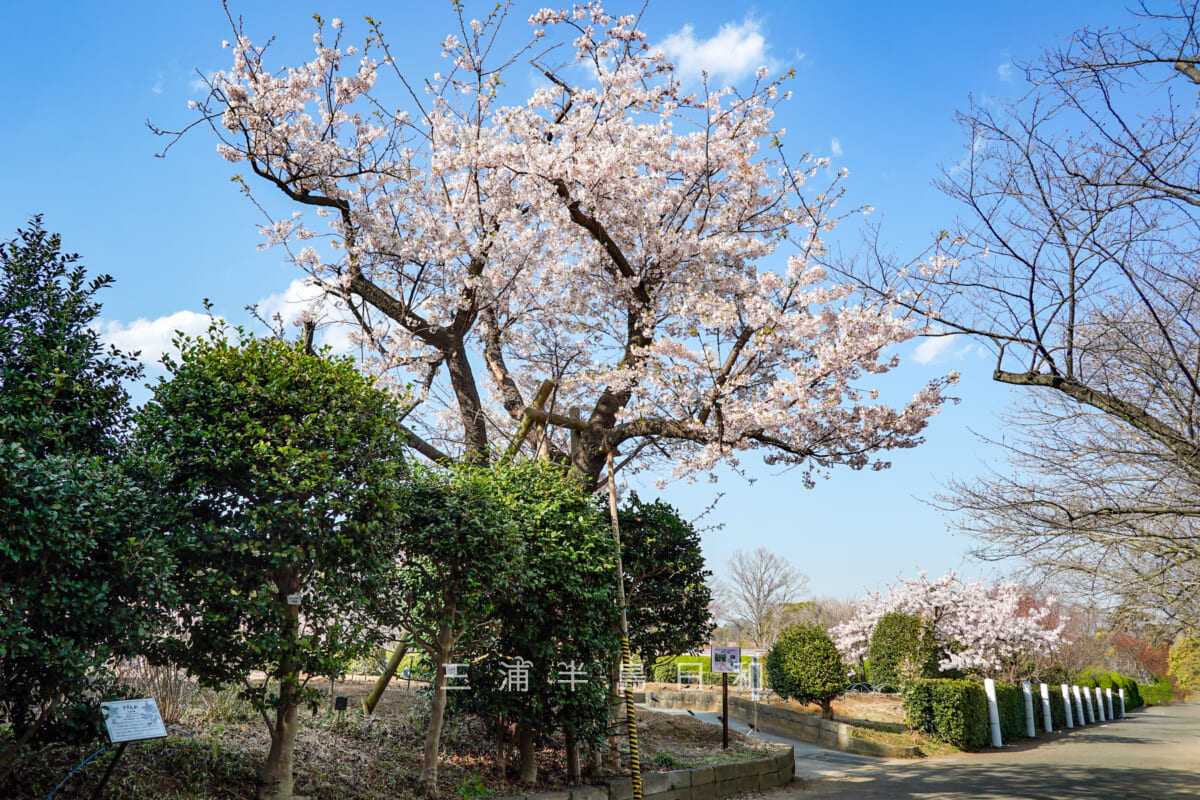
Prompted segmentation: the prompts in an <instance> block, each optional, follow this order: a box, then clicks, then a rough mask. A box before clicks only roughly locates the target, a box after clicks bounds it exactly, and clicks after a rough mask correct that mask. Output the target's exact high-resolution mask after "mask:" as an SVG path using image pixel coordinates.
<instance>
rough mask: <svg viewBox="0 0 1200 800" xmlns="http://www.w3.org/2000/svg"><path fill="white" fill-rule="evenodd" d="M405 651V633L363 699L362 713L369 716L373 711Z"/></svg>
mask: <svg viewBox="0 0 1200 800" xmlns="http://www.w3.org/2000/svg"><path fill="white" fill-rule="evenodd" d="M407 652H408V636H407V635H405V636H404V638H402V639H401V640H400V641H399V642H398V643H397V644H396V649H395V650H394V651H392V655H391V657H390V658H388V662H387V666H386V667H384V669H383V674H382V675H380V676H379V680H377V681H375V686H374V687H372V688H371V694H369V695H368V696H367V697H366V699H364V700H363V703H362V712H363V714H366V715H368V716H369V715H371V714H373V713H374V712H375V706H376V705H377V704H378V703H379V698H381V697H383V690H384V689H386V688H387V686H388V683H389V682H390V681H391V680H392V677H393V676H394V675H395V674H396V670H397V669H399V668H400V662H401V661H403V660H404V654H405V653H407Z"/></svg>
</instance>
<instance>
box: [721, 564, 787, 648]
mask: <svg viewBox="0 0 1200 800" xmlns="http://www.w3.org/2000/svg"><path fill="white" fill-rule="evenodd" d="M807 588H808V576H807V575H805V574H804V573H803V572H801V571H800V570H798V569H796V568H794V567H793V566H792V565H791V564H790V563H788V560H787V559H786V558H783V557H782V556H778V555H775V554H774V553H772V552H771V551H769V550H767V549H766V548H765V547H759V548H757V549H755V550H754V551H752V552H747V551H745V550H735V551H734V553H733V556H732V557H731V558H730V559H729V564H728V566H727V567H726V574H725V577H724V578H723V579H722V580H720V581H718V582H717V584H716V592H715V595H717V596H719V598H720V599H719V601H718V604H719V607H720V609H721V610H722V612H723V614H724V615H725V618H726V619H727V620H729V621H731V622H734V623H735V624H736V625H737V626H738V627H739V628H740V629H741V630H742V631H743V632H744V633H745V635H746V637H747V638H748V639H749V640H750V641H751V642H752V644H753V645H754V646H755V647H770V646H771V645H772V644H774V642H775V637H776V636H778V634H779V630H780V628H781V626H782V625H783V623H784V621H785V619H786V617H787V612H788V610H789V609H788V606H789V605H790V604H792V603H795V602H796V601H798V600H799V599H800V598H802V597H803V596H804V594H805V592H806V590H807Z"/></svg>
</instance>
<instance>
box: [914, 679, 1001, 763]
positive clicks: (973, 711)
mask: <svg viewBox="0 0 1200 800" xmlns="http://www.w3.org/2000/svg"><path fill="white" fill-rule="evenodd" d="M904 710H905V713H906V715H907V721H908V726H909V727H910V728H912V729H913V730H915V731H920V732H921V733H925V734H927V735H929V736H932V737H933V738H935V739H937V740H938V741H941V742H946V743H948V744H952V745H954V746H955V747H957V748H959V749H960V750H979V749H981V748H982V747H983V746H984V745H986V744H987V743H988V711H987V696H986V695H985V694H984V691H983V684H980V683H976V682H975V681H961V680H949V679H945V678H922V679H918V680H915V681H913V682H912V683H910V684H909V685H908V687H907V690H906V692H905V695H904Z"/></svg>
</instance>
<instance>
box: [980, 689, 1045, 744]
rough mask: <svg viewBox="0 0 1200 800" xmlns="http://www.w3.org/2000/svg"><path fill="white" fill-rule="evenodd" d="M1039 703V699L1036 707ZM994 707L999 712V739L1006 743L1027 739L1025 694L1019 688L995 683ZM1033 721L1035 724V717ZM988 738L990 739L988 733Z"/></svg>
mask: <svg viewBox="0 0 1200 800" xmlns="http://www.w3.org/2000/svg"><path fill="white" fill-rule="evenodd" d="M1041 702H1042V701H1041V700H1040V699H1039V700H1038V701H1037V703H1038V705H1041ZM996 706H997V708H998V709H999V711H1000V738H1001V739H1003V740H1004V741H1006V742H1008V741H1012V740H1013V739H1017V738H1021V739H1026V738H1029V737H1028V736H1027V735H1026V734H1027V731H1026V730H1025V693H1024V692H1022V691H1021V687H1020V686H1013V685H1012V684H1008V683H1000V682H999V681H997V682H996ZM1034 720H1035V722H1036V720H1037V717H1034ZM989 724H990V723H989ZM1035 727H1036V726H1035ZM988 738H989V739H990V738H991V734H990V733H989V735H988Z"/></svg>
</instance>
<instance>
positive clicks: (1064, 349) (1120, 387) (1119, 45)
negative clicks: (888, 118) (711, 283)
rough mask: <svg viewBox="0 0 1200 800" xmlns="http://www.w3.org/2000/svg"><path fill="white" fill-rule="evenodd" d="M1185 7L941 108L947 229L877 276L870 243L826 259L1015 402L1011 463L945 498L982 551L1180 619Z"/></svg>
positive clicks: (1189, 422) (1185, 404) (1191, 444)
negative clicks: (947, 149) (983, 95)
mask: <svg viewBox="0 0 1200 800" xmlns="http://www.w3.org/2000/svg"><path fill="white" fill-rule="evenodd" d="M1196 15H1197V0H1187V1H1186V2H1178V3H1176V4H1174V5H1173V6H1172V7H1171V8H1170V9H1167V10H1155V9H1152V8H1150V7H1148V6H1146V5H1143V6H1142V7H1140V9H1139V10H1138V11H1137V12H1136V13H1135V15H1134V18H1133V19H1132V21H1131V24H1130V25H1129V26H1128V27H1126V28H1123V29H1111V28H1103V29H1096V30H1091V29H1084V30H1081V31H1079V32H1077V33H1076V34H1075V35H1074V36H1073V37H1072V38H1071V39H1070V40H1068V41H1067V42H1066V43H1065V44H1064V45H1062V46H1061V47H1059V48H1057V49H1054V50H1050V51H1047V52H1046V53H1045V54H1044V55H1043V57H1042V58H1040V59H1039V60H1038V61H1036V62H1034V63H1031V64H1029V65H1028V66H1027V68H1026V77H1027V80H1028V84H1029V90H1028V92H1027V93H1026V94H1025V95H1024V96H1022V97H1020V98H1018V99H1015V100H1011V101H997V100H994V99H989V100H988V101H987V102H982V103H975V104H973V105H971V107H970V108H969V109H968V110H967V111H965V112H963V113H961V114H960V115H959V122H960V124H961V125H962V127H963V130H964V133H965V134H966V141H967V146H966V149H965V154H964V157H963V159H962V160H961V161H959V162H958V163H955V164H953V165H950V166H948V167H947V168H945V169H944V172H943V177H942V179H941V181H940V184H939V185H940V188H941V189H942V190H943V191H944V192H945V193H947V194H948V195H949V196H950V197H953V198H955V199H956V200H958V201H960V202H961V203H962V206H963V207H964V209H965V216H964V218H962V219H960V220H959V221H958V222H957V224H956V225H955V226H953V229H952V230H948V231H943V232H942V234H941V235H940V236H939V237H938V241H937V244H936V245H935V246H934V247H933V248H932V250H931V251H930V253H928V254H926V256H925V257H923V258H922V259H921V260H920V262H918V263H914V264H912V265H910V268H909V269H908V270H907V272H906V273H905V275H904V277H902V279H901V281H900V282H898V283H897V282H895V281H889V280H888V279H887V278H885V275H886V274H887V271H889V270H894V269H895V266H896V265H895V264H894V263H889V259H887V258H885V257H882V256H880V255H879V252H878V248H877V247H876V248H873V249H872V250H871V255H870V256H869V257H864V258H860V259H857V260H854V261H853V262H852V263H850V264H848V265H847V264H843V265H841V267H840V270H841V271H842V272H844V273H847V274H850V275H852V276H853V277H855V278H857V279H858V282H859V284H860V286H861V287H862V288H863V291H864V292H867V293H875V294H887V295H890V296H892V297H896V298H898V299H899V300H900V301H901V302H903V303H904V304H906V305H907V306H908V307H910V308H912V309H918V310H921V311H922V312H924V313H925V314H926V315H927V317H928V319H929V322H930V328H929V332H930V333H931V334H932V335H955V334H966V335H970V336H972V337H975V338H976V339H977V340H980V341H982V342H983V343H985V344H986V345H987V346H988V347H990V348H991V350H992V351H993V352H994V354H995V356H996V362H995V368H994V371H993V378H994V379H995V380H996V381H999V382H1001V383H1006V384H1010V385H1014V386H1022V387H1029V388H1030V389H1031V390H1032V391H1031V394H1030V395H1028V396H1027V397H1026V402H1025V403H1023V404H1022V406H1021V408H1020V409H1019V410H1018V411H1017V412H1016V414H1015V417H1014V419H1013V421H1014V422H1016V423H1017V424H1019V425H1020V426H1021V427H1022V428H1023V429H1024V430H1025V431H1027V432H1028V434H1029V435H1028V437H1027V440H1026V441H1022V442H1016V443H1013V442H1012V441H1009V442H1006V445H1007V446H1008V447H1009V448H1010V455H1011V460H1012V464H1011V466H1012V468H1013V469H1012V470H1011V471H1009V472H1006V473H996V474H993V475H992V476H990V477H988V478H986V479H984V480H982V481H980V482H978V483H965V482H960V483H957V484H955V485H954V486H953V487H952V495H951V496H950V498H949V499H948V505H950V506H951V507H952V508H955V509H956V510H958V511H961V512H963V516H964V525H965V526H966V527H967V528H969V529H970V530H972V531H974V532H975V533H977V534H978V535H980V536H981V537H982V539H983V541H984V543H985V547H984V549H985V551H986V552H987V554H988V555H991V556H998V555H1016V556H1024V557H1026V558H1028V559H1029V560H1030V561H1031V563H1033V564H1035V565H1039V566H1043V567H1050V568H1054V569H1058V570H1063V569H1065V570H1068V571H1069V572H1071V573H1072V574H1073V575H1074V576H1075V577H1076V579H1077V582H1078V583H1079V584H1080V585H1081V586H1082V587H1084V588H1087V589H1089V590H1091V591H1093V592H1097V593H1099V594H1101V595H1102V596H1104V597H1106V598H1110V599H1112V600H1114V602H1120V603H1123V604H1128V603H1139V602H1140V603H1142V604H1152V605H1150V606H1149V607H1162V604H1163V603H1166V604H1167V607H1168V609H1169V611H1170V612H1172V613H1175V614H1180V615H1182V614H1188V613H1191V614H1196V613H1197V612H1196V611H1195V610H1194V609H1196V603H1195V599H1196V593H1197V589H1198V584H1197V582H1196V574H1197V569H1198V568H1200V567H1198V566H1197V565H1198V564H1200V560H1198V558H1197V557H1198V556H1200V547H1198V546H1197V529H1196V527H1195V526H1196V520H1197V518H1198V517H1200V504H1198V503H1197V497H1198V494H1197V491H1196V490H1197V488H1198V484H1200V428H1198V423H1200V331H1198V330H1197V325H1198V324H1200V291H1198V287H1200V260H1198V255H1200V218H1198V214H1200V158H1198V148H1200V100H1198V93H1197V86H1198V85H1200V41H1198V27H1197V24H1196ZM943 500H947V498H943Z"/></svg>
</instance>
